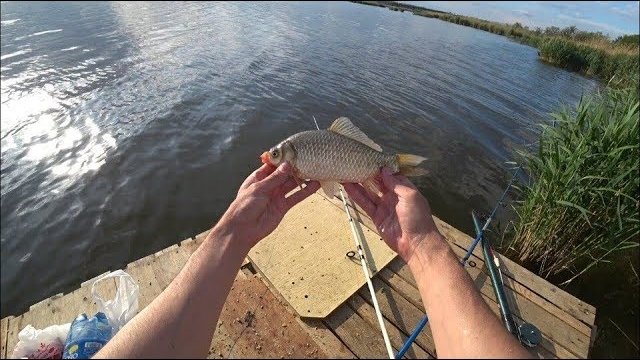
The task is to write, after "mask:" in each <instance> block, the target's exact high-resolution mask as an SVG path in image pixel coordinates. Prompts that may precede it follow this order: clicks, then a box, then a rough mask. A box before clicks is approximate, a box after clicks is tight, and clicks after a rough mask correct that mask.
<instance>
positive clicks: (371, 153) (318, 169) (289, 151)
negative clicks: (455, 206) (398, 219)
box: [260, 117, 427, 197]
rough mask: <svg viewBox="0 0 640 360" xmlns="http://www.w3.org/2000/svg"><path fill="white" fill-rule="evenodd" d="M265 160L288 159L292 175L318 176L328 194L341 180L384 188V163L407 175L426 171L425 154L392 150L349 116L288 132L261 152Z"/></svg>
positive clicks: (376, 190)
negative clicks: (379, 176)
mask: <svg viewBox="0 0 640 360" xmlns="http://www.w3.org/2000/svg"><path fill="white" fill-rule="evenodd" d="M260 159H261V160H262V162H263V163H265V164H271V165H273V166H278V165H280V164H281V163H282V162H284V161H288V162H289V163H290V164H291V166H292V168H293V175H295V176H296V177H297V178H299V179H305V180H316V181H318V182H319V183H320V186H321V187H322V190H323V191H324V192H325V194H327V195H328V196H329V197H334V196H335V195H337V193H338V191H339V190H340V183H345V182H350V183H360V184H362V185H363V186H364V187H365V188H366V189H368V190H370V191H372V192H373V193H375V194H378V193H379V192H380V189H381V185H380V183H379V181H378V180H377V179H376V175H377V174H378V173H379V172H380V170H381V169H382V168H383V167H385V166H386V167H389V168H390V169H391V171H392V172H393V173H400V174H403V175H405V176H421V175H425V174H427V171H426V170H425V169H423V168H421V167H419V165H420V163H422V162H423V161H425V160H426V158H425V157H422V156H419V155H411V154H389V153H385V152H383V151H382V148H381V147H380V145H378V144H376V143H375V142H374V141H373V140H371V139H370V138H369V137H368V136H367V135H366V134H365V133H364V132H363V131H362V130H360V129H359V128H358V127H357V126H355V125H354V124H353V123H352V122H351V120H349V118H347V117H340V118H338V119H336V120H335V121H334V122H333V123H332V124H331V127H329V128H328V129H326V130H310V131H302V132H299V133H296V134H294V135H291V136H289V137H288V138H286V139H285V140H283V141H281V142H280V143H278V144H277V145H276V146H274V147H272V148H271V149H269V151H265V152H264V153H262V155H261V156H260Z"/></svg>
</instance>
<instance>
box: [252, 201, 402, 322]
mask: <svg viewBox="0 0 640 360" xmlns="http://www.w3.org/2000/svg"><path fill="white" fill-rule="evenodd" d="M358 224H359V225H360V229H361V233H362V234H363V237H364V239H365V240H366V244H363V248H364V253H365V257H366V258H367V259H368V260H369V265H370V267H371V269H370V270H371V273H372V275H373V274H375V273H377V272H378V270H380V269H381V268H382V267H384V266H385V265H386V264H387V263H389V261H391V260H392V259H393V258H394V257H395V253H394V252H393V250H391V249H390V248H389V247H388V246H387V245H386V244H385V243H384V242H383V241H382V240H381V239H380V237H378V235H377V234H376V233H375V232H373V231H372V230H371V229H369V228H368V227H366V226H363V225H361V224H360V223H358ZM349 251H356V247H355V242H354V239H353V235H352V233H351V229H350V226H349V222H348V220H347V217H346V214H345V213H344V212H343V211H341V210H340V209H338V208H337V207H335V206H334V205H332V204H331V202H330V201H329V200H327V199H325V198H324V197H322V196H320V195H318V194H314V195H312V196H310V197H309V198H308V199H306V200H305V201H303V202H302V203H300V204H298V205H297V206H296V207H295V208H293V209H292V210H290V211H289V213H288V214H287V215H286V216H285V218H284V219H283V221H282V222H281V223H280V226H278V228H277V229H276V230H275V231H274V232H273V233H272V234H271V235H270V236H268V237H267V238H265V239H263V240H262V241H261V242H260V243H259V244H258V245H256V246H255V247H254V248H253V249H252V250H251V252H250V253H249V258H250V259H251V262H252V263H253V265H254V267H255V268H256V270H258V271H259V272H260V273H261V274H262V275H263V277H264V278H265V279H266V280H267V281H268V282H269V283H270V284H271V285H272V286H273V288H275V289H276V290H277V291H278V292H279V293H280V295H282V297H283V298H284V299H285V300H286V301H287V302H288V303H289V304H290V305H291V307H292V308H293V309H294V310H295V311H296V312H297V313H298V314H299V315H300V316H305V317H313V318H324V317H326V316H327V315H329V313H331V311H333V310H335V309H336V308H337V307H338V306H339V305H340V304H342V303H343V302H345V301H346V300H347V299H348V298H349V296H351V295H352V294H354V293H355V292H356V291H357V290H358V289H359V288H360V287H361V286H362V285H364V284H365V279H364V276H363V274H362V267H361V265H360V261H359V260H357V259H353V258H349V257H347V256H346V254H347V252H349ZM356 253H357V252H356Z"/></svg>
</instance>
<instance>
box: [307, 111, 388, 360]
mask: <svg viewBox="0 0 640 360" xmlns="http://www.w3.org/2000/svg"><path fill="white" fill-rule="evenodd" d="M313 122H314V123H315V124H316V128H317V129H318V130H320V127H319V126H318V122H317V121H316V117H315V116H314V117H313ZM340 197H341V198H342V204H343V205H344V211H345V212H346V213H347V219H349V225H350V226H351V233H353V240H354V241H355V243H356V248H357V249H358V256H359V257H360V265H362V272H363V273H364V278H365V279H366V280H367V287H368V288H369V293H371V300H372V302H373V308H374V309H375V312H376V317H377V318H378V323H379V324H380V331H382V338H383V339H384V345H385V347H386V348H387V353H388V354H389V359H393V358H394V357H393V348H392V347H391V341H390V340H389V335H388V334H387V327H386V326H385V325H384V319H383V317H382V312H381V311H380V306H379V305H378V298H377V297H376V292H375V290H374V288H373V283H372V282H371V275H369V266H368V264H367V260H366V258H365V256H364V253H363V252H362V243H363V240H362V238H361V233H360V232H359V231H358V229H357V228H356V224H355V221H354V220H353V217H351V211H349V205H347V200H346V199H345V197H344V193H343V192H342V188H340Z"/></svg>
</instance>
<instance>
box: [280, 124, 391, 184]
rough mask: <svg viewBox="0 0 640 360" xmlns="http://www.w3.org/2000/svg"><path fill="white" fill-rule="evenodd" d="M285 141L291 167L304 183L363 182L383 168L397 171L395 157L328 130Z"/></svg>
mask: <svg viewBox="0 0 640 360" xmlns="http://www.w3.org/2000/svg"><path fill="white" fill-rule="evenodd" d="M286 141H289V142H290V143H291V145H292V146H293V149H294V151H295V158H294V159H293V161H292V165H293V166H294V168H296V170H297V172H298V176H299V177H301V178H303V179H315V180H320V181H323V180H334V181H335V180H339V181H340V182H363V181H365V180H366V179H368V178H371V177H373V176H374V175H375V174H376V173H377V172H378V171H379V170H380V168H381V167H383V166H388V167H390V168H392V169H394V170H395V171H397V168H398V164H397V159H396V156H395V155H391V154H385V153H382V152H379V151H376V150H374V149H372V148H370V147H368V146H367V145H364V144H362V143H360V142H358V141H355V140H353V139H350V138H348V137H346V136H343V135H340V134H336V133H334V132H331V131H328V130H316V131H303V132H300V133H297V134H295V135H293V136H291V137H289V138H288V139H287V140H286Z"/></svg>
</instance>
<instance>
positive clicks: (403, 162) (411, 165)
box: [396, 154, 427, 176]
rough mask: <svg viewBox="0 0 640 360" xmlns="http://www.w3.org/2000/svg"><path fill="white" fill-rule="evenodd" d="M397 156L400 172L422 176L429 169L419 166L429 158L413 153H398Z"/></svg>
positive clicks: (405, 174) (406, 174)
mask: <svg viewBox="0 0 640 360" xmlns="http://www.w3.org/2000/svg"><path fill="white" fill-rule="evenodd" d="M396 156H397V157H398V167H399V169H400V171H399V172H400V174H402V175H404V176H422V175H426V174H427V170H425V169H423V168H421V167H418V165H420V163H422V162H423V161H425V160H427V158H425V157H422V156H419V155H411V154H398V155H396Z"/></svg>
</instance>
